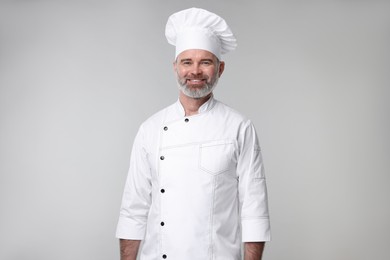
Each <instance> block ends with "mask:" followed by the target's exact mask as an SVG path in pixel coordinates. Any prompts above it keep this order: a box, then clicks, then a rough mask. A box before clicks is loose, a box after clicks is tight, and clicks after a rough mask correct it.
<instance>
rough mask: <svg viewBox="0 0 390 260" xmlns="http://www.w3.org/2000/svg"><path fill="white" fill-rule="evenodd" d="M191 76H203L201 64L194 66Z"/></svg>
mask: <svg viewBox="0 0 390 260" xmlns="http://www.w3.org/2000/svg"><path fill="white" fill-rule="evenodd" d="M191 74H193V75H200V74H202V70H201V68H200V66H199V64H197V63H194V64H193V65H192V68H191Z"/></svg>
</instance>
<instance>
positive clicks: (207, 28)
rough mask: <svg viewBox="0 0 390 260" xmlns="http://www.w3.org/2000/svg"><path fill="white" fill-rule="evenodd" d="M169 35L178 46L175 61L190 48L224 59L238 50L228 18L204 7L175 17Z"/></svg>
mask: <svg viewBox="0 0 390 260" xmlns="http://www.w3.org/2000/svg"><path fill="white" fill-rule="evenodd" d="M165 36H166V37H167V40H168V42H169V43H170V44H172V45H174V46H176V52H175V58H177V56H178V55H179V54H180V53H181V52H183V51H185V50H188V49H201V50H207V51H210V52H211V53H213V54H214V55H215V56H217V58H218V59H221V54H225V53H227V52H229V51H232V50H234V49H235V48H236V46H237V43H236V38H235V37H234V35H233V33H232V31H231V30H230V28H229V26H228V25H227V23H226V22H225V20H224V19H222V18H221V17H219V16H218V15H216V14H214V13H211V12H209V11H207V10H204V9H200V8H190V9H186V10H182V11H180V12H177V13H174V14H172V15H171V16H170V17H169V18H168V22H167V24H166V27H165Z"/></svg>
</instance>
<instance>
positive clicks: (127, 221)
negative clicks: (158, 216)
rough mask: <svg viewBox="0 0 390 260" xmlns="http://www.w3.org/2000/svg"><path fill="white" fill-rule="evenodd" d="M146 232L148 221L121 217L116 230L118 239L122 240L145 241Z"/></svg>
mask: <svg viewBox="0 0 390 260" xmlns="http://www.w3.org/2000/svg"><path fill="white" fill-rule="evenodd" d="M145 232H146V219H145V220H135V219H132V218H128V217H124V216H120V217H119V221H118V226H117V228H116V237H117V238H121V239H131V240H143V239H144V237H145Z"/></svg>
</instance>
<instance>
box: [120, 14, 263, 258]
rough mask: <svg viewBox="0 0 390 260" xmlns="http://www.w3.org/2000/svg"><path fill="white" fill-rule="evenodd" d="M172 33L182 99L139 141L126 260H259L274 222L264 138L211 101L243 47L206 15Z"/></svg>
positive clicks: (176, 18) (177, 19)
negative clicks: (232, 56) (228, 57)
mask: <svg viewBox="0 0 390 260" xmlns="http://www.w3.org/2000/svg"><path fill="white" fill-rule="evenodd" d="M165 34H166V37H167V40H168V42H169V43H170V44H172V45H174V46H175V47H176V53H175V60H174V63H173V67H174V72H175V74H176V77H177V84H178V87H179V98H178V101H177V102H176V103H174V104H172V105H170V106H168V107H167V108H165V109H163V110H162V111H160V112H158V113H156V114H155V115H153V116H152V117H150V118H149V119H147V120H146V121H145V122H144V123H143V124H142V125H141V126H140V128H139V131H138V133H137V136H136V138H135V140H134V144H133V149H132V155H131V160H130V169H129V173H128V177H127V180H126V184H125V190H124V193H123V199H122V206H121V209H120V217H119V222H118V226H117V232H116V236H117V237H118V238H119V239H120V250H121V259H122V260H135V259H136V257H137V255H138V257H139V259H141V260H158V259H172V260H239V259H242V256H241V252H242V251H243V252H244V259H245V260H260V259H261V255H262V252H263V247H264V241H269V240H270V223H269V215H268V205H267V190H266V182H265V176H264V167H263V161H262V156H261V150H260V146H259V142H258V139H257V136H256V131H255V128H254V126H253V124H252V123H251V121H249V120H248V119H247V118H246V117H245V116H243V115H242V114H240V113H239V112H237V111H235V110H234V109H232V108H230V107H228V106H227V105H225V104H223V103H221V102H219V101H218V100H216V99H215V98H214V96H213V92H212V91H213V89H214V88H215V86H216V85H217V83H218V79H219V77H220V76H221V75H222V73H223V71H224V67H225V63H224V62H223V61H222V60H221V58H222V54H225V53H227V52H229V51H231V50H234V49H235V47H236V39H235V37H234V36H233V34H232V32H231V30H230V29H229V27H228V25H227V24H226V22H225V21H224V20H223V19H222V18H221V17H219V16H218V15H216V14H213V13H211V12H208V11H206V10H203V9H199V8H190V9H187V10H183V11H180V12H177V13H175V14H173V15H171V16H170V17H169V19H168V22H167V25H166V31H165ZM141 241H142V243H141ZM242 245H244V247H243V250H241V247H242Z"/></svg>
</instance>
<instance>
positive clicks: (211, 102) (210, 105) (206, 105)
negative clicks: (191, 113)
mask: <svg viewBox="0 0 390 260" xmlns="http://www.w3.org/2000/svg"><path fill="white" fill-rule="evenodd" d="M215 103H216V100H215V99H214V95H213V94H211V96H210V98H209V99H208V100H207V101H206V102H205V103H204V104H203V105H201V106H200V107H199V110H198V114H203V113H206V112H208V111H210V110H211V109H212V108H213V107H214V105H215ZM176 108H177V111H178V112H179V114H180V115H181V116H183V117H184V116H185V110H184V107H183V105H182V104H181V102H180V100H179V99H178V100H177V101H176Z"/></svg>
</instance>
